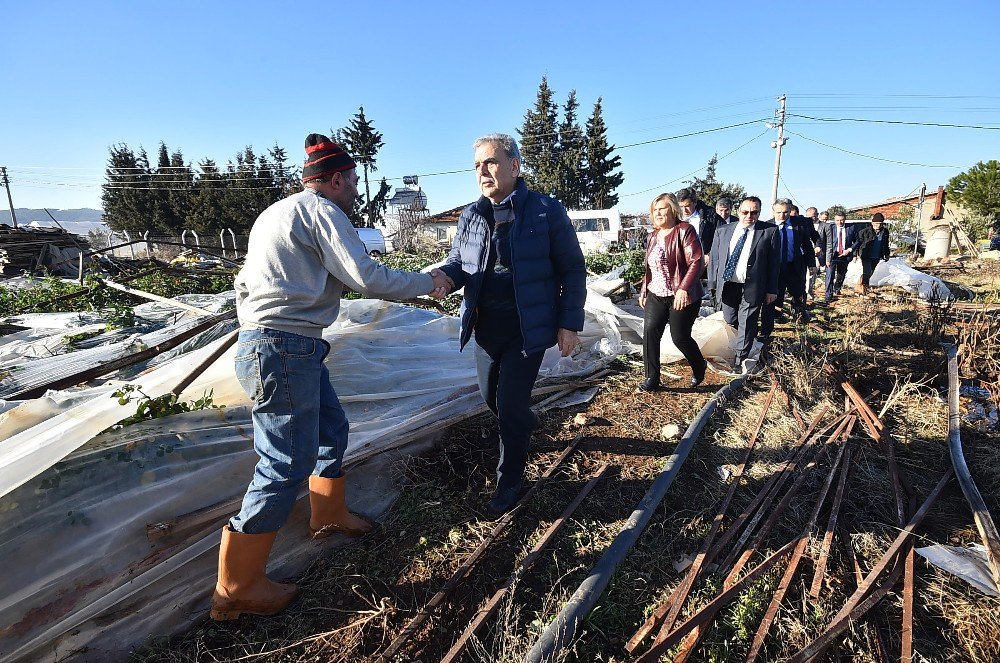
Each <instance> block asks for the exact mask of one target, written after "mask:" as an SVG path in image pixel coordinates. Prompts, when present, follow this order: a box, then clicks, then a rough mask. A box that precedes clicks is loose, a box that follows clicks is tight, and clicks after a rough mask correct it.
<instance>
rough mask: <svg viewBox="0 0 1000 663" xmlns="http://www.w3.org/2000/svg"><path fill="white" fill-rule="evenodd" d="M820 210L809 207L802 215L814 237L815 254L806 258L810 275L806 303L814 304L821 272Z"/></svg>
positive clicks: (807, 280)
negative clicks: (817, 279)
mask: <svg viewBox="0 0 1000 663" xmlns="http://www.w3.org/2000/svg"><path fill="white" fill-rule="evenodd" d="M818 214H819V210H817V209H816V208H815V207H807V208H806V213H805V214H804V215H802V219H803V223H805V224H807V227H808V229H809V238H810V239H812V244H813V255H811V256H808V259H807V260H806V271H807V272H808V275H807V276H806V303H807V304H812V303H813V297H814V296H815V294H816V277H817V275H818V274H819V264H820V263H819V259H818V258H817V256H816V254H817V253H818V251H817V246H818V244H817V243H818V242H819V222H820V221H819V219H818V218H817V216H818Z"/></svg>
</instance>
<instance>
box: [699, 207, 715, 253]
mask: <svg viewBox="0 0 1000 663" xmlns="http://www.w3.org/2000/svg"><path fill="white" fill-rule="evenodd" d="M695 211H696V212H697V213H698V216H699V217H701V227H700V228H699V229H698V239H700V240H701V248H702V249H703V250H704V251H705V255H706V256H707V255H709V254H710V253H711V251H712V244H713V243H714V240H715V231H716V228H718V226H719V221H720V220H721V219H719V215H718V214H716V213H715V210H714V209H712V208H711V207H709V206H708V205H706V204H705V201H704V200H699V201H698V204H697V205H695Z"/></svg>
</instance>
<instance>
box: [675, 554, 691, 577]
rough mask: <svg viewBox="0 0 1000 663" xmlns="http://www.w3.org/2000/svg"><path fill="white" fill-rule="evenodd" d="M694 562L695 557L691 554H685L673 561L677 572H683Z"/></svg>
mask: <svg viewBox="0 0 1000 663" xmlns="http://www.w3.org/2000/svg"><path fill="white" fill-rule="evenodd" d="M692 564H694V559H693V558H692V557H691V556H690V555H685V556H684V557H681V558H680V559H675V560H674V562H673V566H674V570H675V571H677V573H681V572H683V571H684V570H685V569H686V568H688V567H689V566H691V565H692Z"/></svg>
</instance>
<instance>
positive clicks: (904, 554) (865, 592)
mask: <svg viewBox="0 0 1000 663" xmlns="http://www.w3.org/2000/svg"><path fill="white" fill-rule="evenodd" d="M829 372H830V373H831V375H832V377H833V378H834V381H835V382H836V383H838V384H839V386H840V388H841V389H842V390H843V391H844V393H845V394H846V396H847V401H846V403H847V404H846V409H845V411H844V412H843V413H842V414H839V415H838V416H836V417H834V418H833V419H832V420H831V421H829V422H827V423H825V424H823V425H822V426H820V423H821V422H822V421H823V420H824V417H826V415H827V410H826V409H824V410H822V411H821V412H820V413H819V414H818V415H816V417H815V419H814V420H813V421H812V422H811V423H810V424H809V425H808V426H804V425H803V426H802V427H803V428H804V429H805V430H804V431H803V432H802V434H801V435H800V436H799V437H798V439H796V440H795V441H794V443H793V444H792V445H791V447H790V451H789V455H788V457H787V459H786V460H785V461H784V462H783V463H782V464H781V465H780V466H779V467H778V468H777V469H776V470H775V471H774V472H773V473H772V475H771V477H770V478H769V479H768V480H767V481H766V482H765V484H764V485H763V487H762V488H761V489H760V490H759V491H758V492H757V493H756V495H755V496H754V497H753V499H752V500H751V502H750V504H749V506H748V507H747V508H746V509H745V510H744V511H743V512H742V513H740V514H739V515H737V516H736V517H735V518H732V519H728V518H727V513H728V511H729V508H730V506H731V504H732V502H733V498H734V496H735V494H736V492H737V491H738V490H739V487H740V484H741V482H742V478H743V476H744V472H745V471H746V469H747V466H748V463H749V462H750V459H751V456H752V452H753V449H754V447H755V445H756V442H757V438H758V436H759V434H760V430H761V427H762V425H763V423H764V420H765V418H766V415H767V411H768V409H769V408H770V405H771V402H772V400H773V398H774V395H775V392H776V391H777V390H778V386H777V384H775V385H774V386H772V388H771V391H770V392H769V393H768V395H767V398H766V401H765V404H764V407H763V410H762V412H761V414H760V418H759V420H758V421H757V425H756V427H755V429H754V431H753V434H752V435H751V436H750V438H749V440H748V442H747V445H746V448H745V452H744V456H743V460H742V463H741V464H740V465H739V467H738V468H737V469H736V471H735V473H734V475H733V477H732V480H731V483H730V486H729V489H728V492H727V493H726V495H725V497H723V499H722V501H721V502H720V504H719V507H718V509H717V510H716V513H715V516H714V519H713V521H712V524H711V527H710V530H709V532H708V534H707V535H706V536H705V538H704V540H703V541H702V543H701V546H700V549H699V551H698V553H697V555H696V557H695V558H694V561H693V563H692V564H691V566H690V567H688V569H687V572H686V575H685V576H684V578H683V579H682V580H681V582H680V583H679V584H678V585H677V586H676V587H675V588H674V589H673V590H672V591H671V592H670V593H669V595H668V596H667V597H666V599H665V600H664V601H663V602H662V603H661V604H660V605H659V606H658V608H657V609H656V610H654V612H653V613H652V614H651V615H650V616H649V618H648V619H647V620H646V622H645V623H644V624H643V625H642V626H641V627H640V628H639V629H638V631H636V633H635V634H634V635H633V636H632V637H631V639H630V640H629V641H628V643H627V644H626V650H627V651H629V652H630V653H634V654H637V658H636V661H639V662H641V663H652V662H653V661H658V660H660V658H661V657H662V656H663V655H664V654H665V653H667V652H668V651H670V650H671V648H673V647H675V646H677V645H680V646H679V648H678V649H677V650H676V652H675V653H674V657H673V660H674V661H675V662H680V661H686V660H688V659H690V658H691V657H692V655H693V654H694V652H695V651H696V649H697V647H698V645H699V643H700V642H701V640H702V638H703V637H704V635H705V633H706V632H707V630H708V629H709V628H710V626H711V624H712V622H713V621H714V620H715V618H716V617H717V616H718V614H719V613H720V612H721V610H722V609H723V608H724V607H725V606H726V605H727V604H728V603H729V602H730V601H732V600H733V599H735V598H736V597H737V596H738V595H739V594H740V593H741V592H742V591H743V590H744V589H746V588H747V587H748V586H749V585H751V584H753V583H754V582H755V581H757V580H759V579H760V578H761V577H763V576H765V575H766V574H768V573H770V572H773V571H774V570H775V569H778V568H780V565H781V564H782V563H784V572H783V574H782V576H781V579H780V581H779V582H778V584H777V586H776V588H775V589H774V591H773V595H772V597H771V599H770V602H769V604H768V606H767V609H766V611H765V613H764V615H763V617H762V618H761V621H760V624H759V626H758V628H757V631H756V634H755V636H754V638H753V642H752V644H751V645H750V648H749V651H748V653H747V655H746V660H747V661H748V662H749V661H756V660H758V659H761V658H765V657H766V656H762V654H764V649H765V642H766V640H767V636H768V633H769V631H771V627H772V625H773V623H774V620H775V618H776V617H777V614H778V611H779V609H780V607H781V605H782V602H783V601H784V599H785V597H786V595H787V594H788V592H789V590H790V588H791V587H792V586H793V584H796V585H799V584H800V585H802V586H804V587H808V600H811V601H814V602H815V601H817V600H819V599H820V598H821V595H822V593H823V591H824V588H825V586H827V585H828V584H829V583H825V582H824V578H825V576H826V575H827V566H828V559H829V554H830V551H831V549H832V546H833V544H834V538H835V536H836V535H837V532H838V520H839V518H840V514H841V507H842V505H843V501H844V495H845V494H847V493H848V492H849V491H850V490H851V488H850V477H851V473H850V468H851V459H852V456H853V454H854V453H855V449H854V446H855V444H857V443H858V442H857V440H856V439H855V438H854V437H852V435H853V434H854V432H855V429H856V428H857V427H858V426H859V424H860V426H861V427H863V429H864V431H865V433H867V437H869V438H870V439H871V440H872V441H874V442H875V443H876V444H878V445H881V447H882V452H883V455H884V457H885V458H886V460H887V466H888V475H889V477H888V478H889V485H890V488H891V490H892V494H893V500H894V502H895V504H894V506H895V511H896V514H895V515H896V520H897V521H898V522H897V525H898V527H899V534H898V536H897V537H896V538H895V540H894V541H893V542H892V543H891V544H890V546H889V547H888V549H887V550H886V551H885V553H884V554H883V555H882V557H881V558H880V559H878V560H877V561H875V562H874V564H873V565H872V567H871V569H870V570H869V571H868V573H867V574H865V573H863V572H862V569H861V566H860V565H859V563H858V561H857V557H856V555H855V551H854V549H853V547H852V545H851V542H850V541H845V544H846V548H847V551H848V553H849V556H850V558H851V559H852V563H853V567H854V578H855V583H856V588H855V590H854V592H853V593H851V594H850V596H849V597H848V598H847V600H846V602H845V603H844V604H843V605H842V607H841V608H840V609H839V611H838V612H837V613H836V615H835V616H834V617H833V619H832V620H830V621H829V622H828V623H827V624H826V625H825V627H824V628H823V629H822V630H821V632H820V633H819V634H818V635H817V636H816V637H815V639H813V640H812V641H811V642H809V643H808V644H807V645H806V646H804V647H802V648H801V649H800V650H799V651H798V652H797V653H795V654H794V655H793V656H792V657H791V658H789V659H788V661H793V662H795V663H801V662H804V661H812V660H816V659H817V658H818V657H820V656H821V655H822V654H823V652H825V651H826V650H827V649H828V648H829V647H830V646H832V645H834V644H835V643H836V642H837V641H838V639H839V638H840V637H841V636H842V635H843V633H844V632H845V631H846V630H847V629H848V628H849V627H850V626H851V624H852V623H853V622H855V621H856V620H859V619H862V618H864V616H865V615H866V614H867V613H868V612H869V611H870V610H871V609H872V608H873V607H874V606H875V605H876V604H878V603H879V602H880V601H881V600H882V599H883V598H885V596H886V595H887V594H888V593H889V592H890V591H891V590H892V588H893V587H894V586H895V585H896V583H897V582H898V581H899V579H900V578H901V577H902V578H903V583H904V584H903V620H902V624H901V632H902V635H901V642H902V651H901V652H900V654H901V656H900V660H902V661H910V660H912V656H913V576H914V553H913V542H914V539H913V535H914V531H915V530H916V529H917V528H918V527H919V526H920V523H921V521H922V520H923V519H924V517H925V516H926V514H927V512H928V511H929V510H930V508H931V506H932V505H933V504H934V501H935V500H936V499H937V497H938V496H939V495H940V494H941V492H942V490H943V489H944V488H945V486H946V485H947V483H948V482H949V480H950V479H951V478H952V474H953V473H952V470H951V469H948V470H947V471H946V472H944V475H943V476H942V477H941V479H940V480H939V481H938V483H937V485H936V486H935V487H934V488H933V490H931V491H930V493H929V494H928V495H926V496H925V497H924V499H923V503H922V504H921V505H920V507H919V508H917V496H916V494H915V493H914V491H913V489H912V488H911V487H910V486H904V485H903V483H902V482H901V479H900V474H899V471H898V469H897V466H896V458H895V449H894V441H893V440H892V438H891V436H890V435H889V434H888V433H887V432H886V429H885V426H884V425H883V423H882V421H881V420H880V418H879V417H878V415H877V414H876V413H875V411H874V410H872V408H871V407H870V406H869V405H868V403H867V402H866V401H865V400H864V399H863V398H862V397H861V395H860V394H859V393H858V392H857V390H856V389H854V387H853V386H852V385H851V384H850V383H849V382H848V381H847V380H846V379H845V378H844V377H843V376H842V375H841V374H840V373H839V372H838V371H837V370H836V368H835V367H832V366H831V367H829ZM796 419H797V420H799V421H800V422H801V421H802V420H801V417H800V416H797V417H796ZM802 423H804V422H802ZM820 467H825V468H826V473H825V477H824V479H823V482H822V484H821V487H820V490H819V492H818V494H817V495H816V497H815V502H814V503H813V505H812V509H811V511H810V514H809V518H808V520H807V522H806V524H805V525H804V526H803V527H802V529H801V531H800V532H799V534H798V535H796V536H794V537H793V538H791V540H789V541H787V542H785V543H784V544H783V545H781V547H780V548H778V549H777V551H776V552H773V553H772V554H770V555H768V556H766V558H765V559H763V560H762V561H760V562H759V563H758V564H756V566H753V567H752V568H750V563H751V560H753V559H754V558H755V556H757V555H758V554H760V553H762V552H763V551H764V550H765V547H766V543H767V542H768V540H769V539H768V537H769V535H770V534H771V532H772V530H774V528H775V525H776V524H777V523H778V522H779V520H780V519H781V518H782V517H783V516H784V515H785V513H786V511H787V509H788V506H789V504H791V503H792V502H793V500H795V498H796V496H797V495H798V494H799V493H800V491H801V489H802V487H803V486H804V485H805V484H806V483H807V481H808V480H809V478H810V476H811V475H812V473H813V471H814V470H815V469H817V468H820ZM904 493H905V495H908V497H906V496H905V495H904ZM826 505H829V507H828V508H825V507H826ZM824 510H825V511H826V518H825V523H823V522H821V519H820V515H821V513H823V512H824ZM727 521H728V522H727ZM724 523H725V524H726V527H725V529H724V531H723V524H724ZM720 531H722V532H723V533H722V534H721V535H719V533H720ZM811 543H812V544H813V545H810V544H811ZM810 552H811V557H812V565H811V566H812V569H811V570H812V577H811V578H808V577H806V576H807V573H806V571H805V570H804V569H803V568H802V567H803V565H802V560H803V557H807V556H810ZM710 569H712V570H713V572H714V573H715V574H718V575H719V576H721V577H722V578H724V580H723V582H722V591H721V593H719V594H718V595H717V596H715V597H714V598H713V599H712V600H710V601H709V602H708V603H707V604H705V605H703V606H702V607H700V608H699V609H697V610H695V611H693V613H692V614H690V616H688V617H687V619H685V620H684V621H683V622H681V621H680V616H681V613H682V611H683V610H684V607H685V605H687V603H688V597H689V594H690V593H691V590H692V588H694V586H695V584H696V583H697V582H698V581H699V580H700V579H703V578H705V577H706V575H707V574H708V572H709V570H710ZM748 569H749V570H748ZM803 600H807V599H806V597H803ZM654 632H655V636H654V638H653V643H652V645H651V646H650V647H649V648H648V649H647V650H646V651H645V652H641V647H642V645H643V643H644V642H645V641H646V640H647V638H649V636H650V635H652V634H654ZM876 647H877V648H878V649H879V650H880V651H879V654H880V657H881V658H882V659H883V660H888V652H887V651H886V645H885V643H884V642H882V641H881V637H880V636H878V634H876Z"/></svg>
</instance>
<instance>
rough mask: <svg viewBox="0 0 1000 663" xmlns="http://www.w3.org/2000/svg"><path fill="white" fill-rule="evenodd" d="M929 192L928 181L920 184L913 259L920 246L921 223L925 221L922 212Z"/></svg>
mask: <svg viewBox="0 0 1000 663" xmlns="http://www.w3.org/2000/svg"><path fill="white" fill-rule="evenodd" d="M926 193H927V182H923V183H922V184H921V185H920V200H918V201H917V227H916V230H915V232H914V233H913V259H914V260H916V259H917V247H918V246H920V224H921V222H922V221H923V218H922V215H921V212H922V211H923V207H924V194H926Z"/></svg>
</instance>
